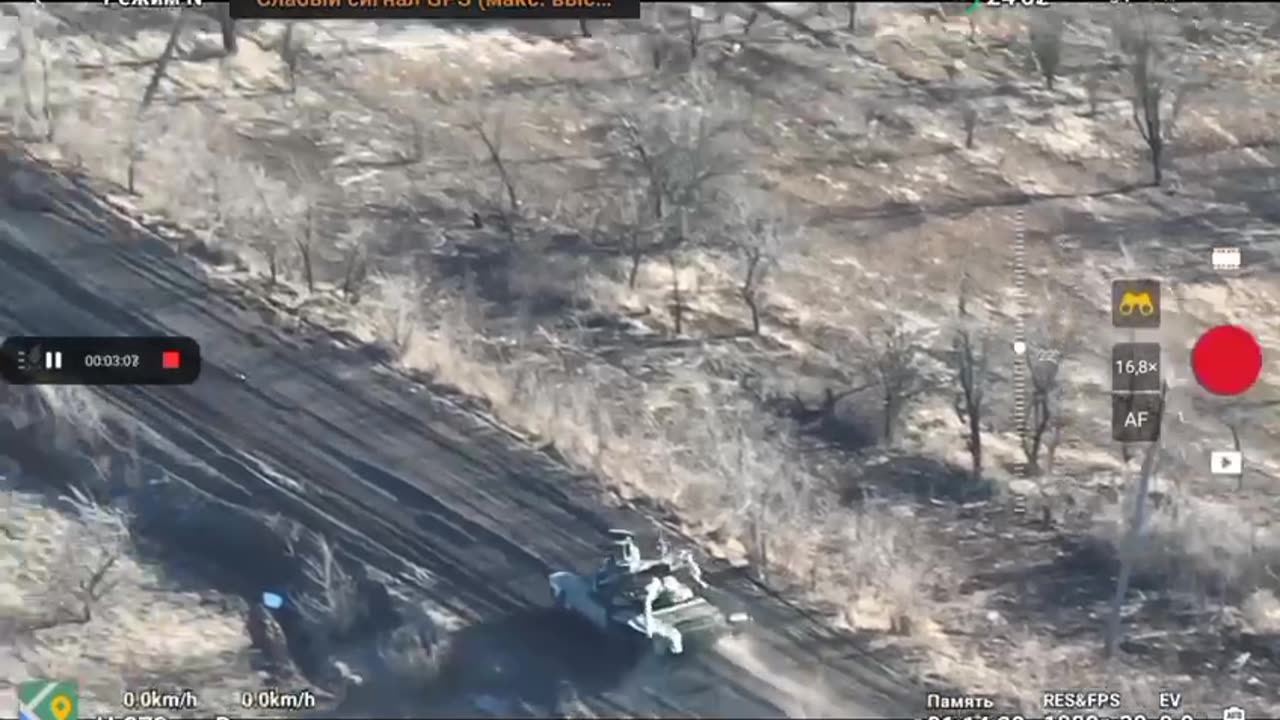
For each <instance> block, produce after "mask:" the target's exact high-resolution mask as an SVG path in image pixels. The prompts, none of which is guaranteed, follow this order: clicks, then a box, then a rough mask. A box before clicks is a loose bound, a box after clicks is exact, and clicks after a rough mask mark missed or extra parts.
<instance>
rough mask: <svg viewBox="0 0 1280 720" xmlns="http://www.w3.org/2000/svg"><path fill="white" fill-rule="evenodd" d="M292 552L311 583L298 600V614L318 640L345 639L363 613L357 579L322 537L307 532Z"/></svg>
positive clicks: (304, 532) (296, 543)
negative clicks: (300, 561) (299, 560)
mask: <svg viewBox="0 0 1280 720" xmlns="http://www.w3.org/2000/svg"><path fill="white" fill-rule="evenodd" d="M299 544H302V547H299V546H298V545H299ZM291 550H292V551H293V552H294V554H295V555H297V556H298V557H299V558H301V560H302V562H303V573H304V575H305V578H306V580H307V584H308V587H307V589H306V590H304V591H303V592H301V593H299V594H298V596H297V597H296V598H295V599H294V601H295V604H296V606H297V608H298V611H299V612H300V613H301V614H302V616H303V618H305V619H306V621H307V622H308V624H309V625H310V626H311V627H312V628H313V631H314V632H315V633H316V637H319V638H323V639H335V638H340V637H343V636H345V635H346V634H347V633H349V632H350V631H351V629H352V628H353V627H355V624H356V622H358V621H359V619H360V618H361V616H362V613H363V607H362V604H361V597H360V592H359V588H358V586H357V584H356V581H355V578H353V577H352V576H351V575H350V573H348V572H347V571H346V569H345V568H343V566H342V562H341V561H340V560H339V559H338V557H337V553H336V548H334V546H333V545H332V543H330V542H329V540H328V539H327V538H325V537H324V536H322V535H319V534H317V533H314V532H311V531H307V530H304V531H303V532H302V533H301V536H300V537H299V538H298V540H297V541H296V542H295V543H293V547H292V548H291Z"/></svg>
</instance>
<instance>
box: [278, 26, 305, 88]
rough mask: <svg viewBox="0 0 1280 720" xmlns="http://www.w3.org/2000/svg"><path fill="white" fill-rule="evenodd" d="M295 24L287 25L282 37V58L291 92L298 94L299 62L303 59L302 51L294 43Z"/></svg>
mask: <svg viewBox="0 0 1280 720" xmlns="http://www.w3.org/2000/svg"><path fill="white" fill-rule="evenodd" d="M293 28H294V24H293V23H289V24H287V25H285V28H284V35H283V36H282V37H281V38H280V60H281V61H282V62H284V67H285V70H287V71H288V73H287V74H288V77H289V92H291V93H294V94H296V93H297V92H298V62H299V61H301V59H302V53H300V52H298V48H297V47H296V46H294V43H293Z"/></svg>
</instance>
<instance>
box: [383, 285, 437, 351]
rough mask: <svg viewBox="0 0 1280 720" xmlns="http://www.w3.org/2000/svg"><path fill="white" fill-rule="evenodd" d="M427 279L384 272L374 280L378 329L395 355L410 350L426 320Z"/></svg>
mask: <svg viewBox="0 0 1280 720" xmlns="http://www.w3.org/2000/svg"><path fill="white" fill-rule="evenodd" d="M425 290H426V287H425V284H424V281H423V280H422V279H421V278H420V277H419V276H418V275H417V274H395V275H382V276H380V277H378V278H377V279H376V280H375V281H374V296H373V297H372V298H371V303H370V304H371V306H372V307H371V312H372V319H373V322H374V331H375V332H376V333H377V335H378V337H379V338H382V339H383V340H384V341H385V342H386V343H387V344H388V345H389V346H390V348H391V351H392V352H393V353H394V356H395V358H396V359H397V360H398V359H401V358H403V357H404V355H405V353H406V352H408V350H409V347H410V344H411V343H412V342H413V338H414V334H415V333H416V332H417V330H418V326H419V324H420V323H421V321H422V303H423V294H424V292H425Z"/></svg>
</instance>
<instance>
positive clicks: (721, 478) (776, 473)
mask: <svg viewBox="0 0 1280 720" xmlns="http://www.w3.org/2000/svg"><path fill="white" fill-rule="evenodd" d="M702 421H703V423H704V428H703V429H702V432H698V430H695V429H692V428H691V430H693V431H694V432H695V433H697V435H695V436H694V438H692V439H693V441H694V442H695V443H697V444H696V447H699V448H700V449H702V450H704V451H705V452H706V453H707V455H706V457H707V462H708V463H709V470H710V471H711V474H712V476H713V477H714V478H716V479H717V481H718V482H717V484H718V486H719V491H718V492H715V493H713V494H710V495H709V496H708V497H706V498H705V500H704V502H705V501H708V500H709V501H710V503H709V504H708V505H707V506H705V507H703V508H702V512H704V513H705V512H708V511H709V510H711V509H712V508H720V510H721V512H724V513H727V514H726V515H725V516H724V517H723V518H722V522H726V523H727V522H736V523H740V524H741V525H740V527H741V530H742V531H744V532H745V537H746V539H747V547H748V551H749V553H750V555H751V559H752V562H753V565H754V567H755V568H756V569H757V572H758V573H759V574H760V576H761V578H762V579H766V580H767V578H768V573H769V571H770V569H771V568H772V567H774V566H775V565H780V566H781V567H782V568H785V569H788V570H792V569H794V568H792V567H789V566H791V563H790V562H788V560H790V559H791V555H793V553H791V552H790V550H789V549H788V548H787V546H788V544H793V543H794V542H795V540H796V539H797V532H798V529H799V528H800V527H802V526H803V525H804V524H805V522H806V521H807V520H808V519H810V518H812V517H813V509H814V508H813V504H812V503H813V499H814V498H813V496H812V492H813V488H814V486H815V485H816V482H815V481H814V479H813V478H812V477H810V476H809V475H808V474H807V473H806V472H804V470H803V468H801V467H800V466H799V465H798V464H797V463H796V462H794V460H793V459H791V458H788V457H787V455H786V454H785V453H784V452H782V451H781V450H780V448H779V446H778V444H777V443H776V442H769V441H768V439H767V438H768V437H769V435H770V431H769V429H768V428H767V427H765V425H764V424H763V423H762V422H761V421H760V420H759V418H757V417H756V416H755V415H754V414H753V413H752V411H751V410H750V409H749V408H742V407H737V406H733V405H721V406H720V407H719V408H718V409H716V410H713V411H711V412H708V413H705V414H704V416H703V418H702ZM699 436H700V437H699Z"/></svg>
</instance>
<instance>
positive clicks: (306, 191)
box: [290, 26, 320, 292]
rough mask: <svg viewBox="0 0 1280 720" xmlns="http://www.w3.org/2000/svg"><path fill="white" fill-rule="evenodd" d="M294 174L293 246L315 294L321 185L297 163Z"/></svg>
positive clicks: (303, 276)
mask: <svg viewBox="0 0 1280 720" xmlns="http://www.w3.org/2000/svg"><path fill="white" fill-rule="evenodd" d="M291 27H292V26H291ZM293 174H294V177H295V178H296V180H297V186H296V188H295V190H294V193H295V195H296V201H295V204H294V206H293V207H292V208H290V209H291V210H293V211H295V212H296V214H297V215H296V217H295V218H292V219H291V220H292V224H293V226H294V233H293V244H294V247H296V248H297V250H298V261H299V262H300V263H301V264H302V279H303V281H304V282H306V284H307V292H315V291H316V270H315V260H316V251H317V250H318V245H319V241H320V238H319V228H318V227H317V225H316V206H317V204H318V203H319V201H320V197H319V196H320V185H319V183H318V182H316V181H315V180H312V179H309V178H308V177H307V176H306V173H304V172H303V170H302V169H301V168H300V167H299V165H298V163H297V162H294V163H293Z"/></svg>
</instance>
